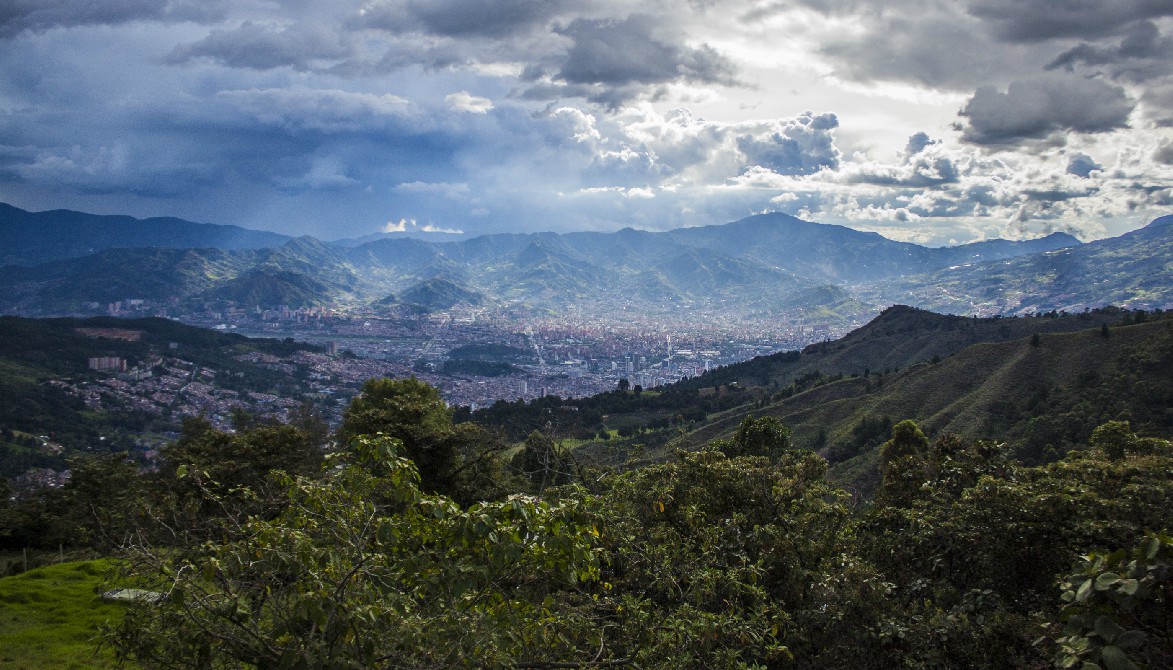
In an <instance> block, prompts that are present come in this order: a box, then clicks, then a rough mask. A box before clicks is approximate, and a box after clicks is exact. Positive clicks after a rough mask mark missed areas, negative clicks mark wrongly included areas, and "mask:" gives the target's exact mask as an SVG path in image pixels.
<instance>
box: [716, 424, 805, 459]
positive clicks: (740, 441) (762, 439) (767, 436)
mask: <svg viewBox="0 0 1173 670" xmlns="http://www.w3.org/2000/svg"><path fill="white" fill-rule="evenodd" d="M790 446H791V445H790V429H789V428H787V427H786V426H784V425H783V424H782V422H781V421H779V420H778V419H775V418H774V417H772V416H763V417H761V418H756V419H755V418H754V417H753V416H752V415H751V416H747V417H745V419H744V420H742V422H741V424H740V425H739V426H738V427H737V432H736V433H735V434H734V435H733V440H732V441H727V442H723V443H721V445H720V446H719V447H718V448H719V449H720V450H721V451H723V452H725V455H727V456H730V457H736V456H765V457H767V458H769V459H770V460H773V461H776V460H778V459H779V458H780V457H781V456H782V454H783V453H784V452H785V451H787V450H789V449H790Z"/></svg>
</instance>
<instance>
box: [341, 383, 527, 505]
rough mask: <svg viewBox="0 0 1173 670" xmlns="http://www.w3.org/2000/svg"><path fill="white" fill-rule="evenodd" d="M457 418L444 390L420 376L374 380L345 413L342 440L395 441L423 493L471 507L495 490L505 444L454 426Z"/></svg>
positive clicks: (345, 444)
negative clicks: (444, 496) (498, 456)
mask: <svg viewBox="0 0 1173 670" xmlns="http://www.w3.org/2000/svg"><path fill="white" fill-rule="evenodd" d="M452 414H453V411H452V410H451V409H450V408H449V407H448V406H447V404H446V403H445V402H444V399H443V397H442V396H441V395H440V390H439V389H437V388H435V387H434V386H431V385H429V384H427V383H426V382H423V381H420V380H419V379H416V378H415V377H411V378H408V379H387V378H382V379H370V380H367V382H366V383H365V384H363V388H362V393H360V394H359V395H357V396H355V398H354V400H352V401H351V403H350V406H348V407H347V408H346V410H345V411H344V412H343V414H342V424H341V425H340V426H339V428H338V441H339V442H340V443H341V446H342V448H344V449H345V448H348V445H349V443H350V442H351V441H352V440H353V439H354V438H356V437H358V436H360V435H377V434H383V435H386V436H388V437H393V438H395V439H396V440H398V441H399V443H400V444H401V445H402V446H401V451H402V454H403V456H405V457H406V458H409V459H411V461H412V462H413V463H415V466H416V469H417V470H418V471H419V475H420V487H421V488H422V489H423V490H425V491H428V492H430V493H444V494H447V495H451V496H455V497H456V498H458V499H459V500H461V501H462V502H472V501H474V500H478V499H482V497H484V496H485V495H487V494H491V493H490V489H496V486H497V484H496V482H494V479H496V478H497V475H498V474H499V473H498V472H497V470H496V469H495V463H494V459H493V456H494V455H495V454H497V453H498V452H500V451H501V450H502V449H503V448H504V445H502V444H501V443H500V442H499V441H497V440H495V439H493V438H492V437H491V436H490V435H489V434H488V433H487V432H486V431H484V430H483V429H481V428H479V427H477V426H475V425H473V424H471V423H463V424H453V423H452Z"/></svg>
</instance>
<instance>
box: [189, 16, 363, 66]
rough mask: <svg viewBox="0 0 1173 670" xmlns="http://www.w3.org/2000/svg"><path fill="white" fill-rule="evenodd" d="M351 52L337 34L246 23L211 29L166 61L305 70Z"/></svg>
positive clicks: (330, 31)
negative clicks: (210, 62) (200, 60)
mask: <svg viewBox="0 0 1173 670" xmlns="http://www.w3.org/2000/svg"><path fill="white" fill-rule="evenodd" d="M350 52H351V49H350V47H349V46H348V45H347V44H345V43H344V42H343V41H342V39H341V37H340V35H339V34H338V33H337V32H335V31H332V30H329V29H327V28H325V27H321V26H308V27H299V28H296V29H290V28H286V29H280V30H279V29H276V28H273V27H271V26H265V25H258V24H255V23H251V22H247V21H246V22H245V23H243V24H241V25H240V26H239V27H237V28H234V29H232V30H213V31H212V32H211V34H209V35H208V36H207V37H205V38H204V39H202V40H200V41H199V42H196V43H194V44H188V45H184V46H180V47H177V48H176V49H175V50H174V51H173V52H172V53H171V55H170V56H169V57H168V58H167V62H168V63H170V64H181V63H186V62H188V61H191V60H195V59H198V58H207V59H210V60H213V61H216V62H218V63H220V64H221V65H226V66H228V67H237V68H251V69H254V70H269V69H272V68H278V67H286V66H288V67H292V68H294V69H297V70H307V69H309V68H310V66H311V65H312V64H313V63H314V62H315V61H321V60H335V59H340V58H344V57H346V56H347V55H349V54H350Z"/></svg>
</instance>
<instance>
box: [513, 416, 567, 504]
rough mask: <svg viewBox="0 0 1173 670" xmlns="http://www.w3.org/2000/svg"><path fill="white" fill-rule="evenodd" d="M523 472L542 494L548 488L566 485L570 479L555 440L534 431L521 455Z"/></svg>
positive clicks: (527, 439) (526, 441) (526, 440)
mask: <svg viewBox="0 0 1173 670" xmlns="http://www.w3.org/2000/svg"><path fill="white" fill-rule="evenodd" d="M520 459H521V470H522V472H523V473H524V474H525V476H526V477H527V478H529V480H530V481H531V482H532V483H533V485H534V486H535V487H536V488H537V492H538V493H541V492H542V491H545V490H546V487H547V486H555V485H558V484H565V483H566V482H567V481H568V480H569V478H568V476H567V473H566V472H565V469H564V465H565V464H564V463H563V456H562V454H560V453H559V451H558V448H557V447H556V446H555V445H554V440H552V439H550V438H549V437H547V436H545V435H543V434H542V433H541V432H540V431H536V430H535V431H533V432H532V433H530V434H529V437H527V438H525V445H524V446H523V447H522V451H521V454H520Z"/></svg>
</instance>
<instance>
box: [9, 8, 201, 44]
mask: <svg viewBox="0 0 1173 670" xmlns="http://www.w3.org/2000/svg"><path fill="white" fill-rule="evenodd" d="M223 15H224V5H223V3H222V2H218V1H214V0H213V1H208V2H204V1H203V0H102V1H98V0H6V2H4V3H0V37H12V36H14V35H19V34H20V33H22V32H24V31H26V30H27V31H32V32H43V31H46V30H50V29H52V28H69V27H73V26H90V25H117V24H121V23H130V22H132V21H200V22H204V21H212V20H216V19H219V18H221V17H222V16H223Z"/></svg>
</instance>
